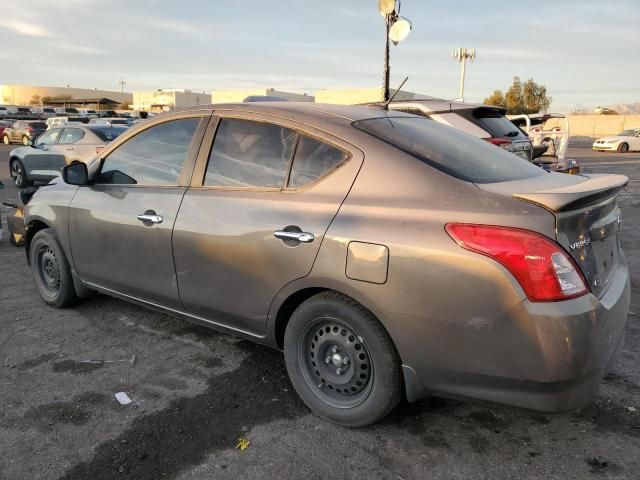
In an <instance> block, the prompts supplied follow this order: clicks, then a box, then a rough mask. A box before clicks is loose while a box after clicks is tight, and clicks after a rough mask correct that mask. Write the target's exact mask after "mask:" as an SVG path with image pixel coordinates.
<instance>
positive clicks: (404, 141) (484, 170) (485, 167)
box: [353, 117, 545, 183]
mask: <svg viewBox="0 0 640 480" xmlns="http://www.w3.org/2000/svg"><path fill="white" fill-rule="evenodd" d="M353 126H354V127H356V128H357V129H359V130H362V131H364V132H366V133H368V134H370V135H373V136H375V137H378V138H379V139H381V140H384V141H385V142H387V143H390V144H391V145H393V146H395V147H397V148H399V149H400V150H403V151H405V152H407V153H409V154H411V155H413V156H415V157H416V158H418V159H419V160H422V161H423V162H425V163H427V164H429V165H431V166H433V167H435V168H437V169H438V170H441V171H443V172H445V173H447V174H449V175H451V176H453V177H456V178H460V179H461V180H465V181H467V182H473V183H495V182H508V181H512V180H520V179H523V178H530V177H537V176H540V175H545V172H544V170H542V169H541V168H539V167H536V166H535V165H533V164H531V163H529V162H528V161H526V160H524V159H522V158H520V157H518V156H516V155H514V154H512V153H509V152H507V151H505V150H503V149H501V148H499V147H496V146H494V145H491V144H490V143H488V142H486V141H485V140H481V139H479V138H476V137H473V136H471V135H468V134H466V133H463V132H461V131H459V130H456V129H455V128H451V127H448V126H445V125H441V124H439V123H437V122H432V121H429V120H427V119H424V118H420V117H383V118H372V119H368V120H360V121H356V122H354V123H353Z"/></svg>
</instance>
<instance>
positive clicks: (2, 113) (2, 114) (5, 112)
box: [0, 105, 9, 118]
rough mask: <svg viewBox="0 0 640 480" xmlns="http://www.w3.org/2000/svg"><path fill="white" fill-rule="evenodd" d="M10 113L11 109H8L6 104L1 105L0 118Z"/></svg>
mask: <svg viewBox="0 0 640 480" xmlns="http://www.w3.org/2000/svg"><path fill="white" fill-rule="evenodd" d="M8 115H9V111H8V110H7V107H5V106H4V105H2V106H0V118H5V117H7V116H8Z"/></svg>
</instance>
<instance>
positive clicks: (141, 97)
mask: <svg viewBox="0 0 640 480" xmlns="http://www.w3.org/2000/svg"><path fill="white" fill-rule="evenodd" d="M209 103H211V97H210V95H209V94H208V93H193V92H185V91H180V90H149V91H142V92H133V104H132V108H134V109H135V110H151V111H153V110H156V111H159V110H171V109H173V108H175V107H192V106H194V105H208V104H209Z"/></svg>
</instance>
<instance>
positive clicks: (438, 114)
mask: <svg viewBox="0 0 640 480" xmlns="http://www.w3.org/2000/svg"><path fill="white" fill-rule="evenodd" d="M389 109H390V110H394V111H399V112H406V113H411V114H413V115H419V116H422V117H426V118H430V119H431V120H435V121H436V122H439V123H443V124H445V125H449V126H451V127H453V128H457V129H458V130H462V131H463V132H466V133H468V134H470V135H473V136H474V137H478V138H482V139H483V140H485V141H487V142H489V143H491V144H493V145H496V146H497V147H500V148H502V149H503V150H506V151H508V152H511V153H514V154H516V155H518V156H519V157H522V158H524V159H525V160H528V161H532V159H533V158H532V157H533V156H532V148H531V140H530V139H529V138H528V137H527V136H526V135H525V134H524V133H523V132H522V131H521V130H520V129H519V128H517V127H516V126H515V125H514V124H513V123H511V122H510V121H509V119H508V118H507V117H505V113H506V109H504V108H501V107H494V106H489V105H478V104H473V103H463V102H456V101H449V100H442V99H424V100H407V101H397V102H391V103H390V104H389Z"/></svg>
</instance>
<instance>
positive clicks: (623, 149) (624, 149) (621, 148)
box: [618, 142, 629, 153]
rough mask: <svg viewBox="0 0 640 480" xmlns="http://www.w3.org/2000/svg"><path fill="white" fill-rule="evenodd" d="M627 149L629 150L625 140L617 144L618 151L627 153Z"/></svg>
mask: <svg viewBox="0 0 640 480" xmlns="http://www.w3.org/2000/svg"><path fill="white" fill-rule="evenodd" d="M628 151H629V144H628V143H627V142H622V143H621V144H620V145H618V152H619V153H627V152H628Z"/></svg>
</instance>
